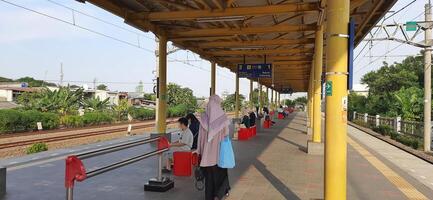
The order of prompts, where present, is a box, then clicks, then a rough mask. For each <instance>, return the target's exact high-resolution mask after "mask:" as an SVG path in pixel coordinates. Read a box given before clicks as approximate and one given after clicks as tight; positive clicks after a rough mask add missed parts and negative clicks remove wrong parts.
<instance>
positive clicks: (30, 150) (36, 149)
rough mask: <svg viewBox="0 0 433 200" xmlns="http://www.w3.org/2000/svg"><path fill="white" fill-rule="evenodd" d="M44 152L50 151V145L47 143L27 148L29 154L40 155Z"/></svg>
mask: <svg viewBox="0 0 433 200" xmlns="http://www.w3.org/2000/svg"><path fill="white" fill-rule="evenodd" d="M42 151H48V145H47V144H45V143H35V144H33V145H32V146H30V147H29V148H27V154H33V153H38V152H42Z"/></svg>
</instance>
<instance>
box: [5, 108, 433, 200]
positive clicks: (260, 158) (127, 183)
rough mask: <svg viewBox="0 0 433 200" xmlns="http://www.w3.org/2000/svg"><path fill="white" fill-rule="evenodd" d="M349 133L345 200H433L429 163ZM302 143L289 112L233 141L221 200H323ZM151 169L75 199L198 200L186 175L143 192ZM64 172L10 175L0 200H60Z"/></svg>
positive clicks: (117, 174)
mask: <svg viewBox="0 0 433 200" xmlns="http://www.w3.org/2000/svg"><path fill="white" fill-rule="evenodd" d="M348 131H349V140H348V167H347V169H348V173H347V175H348V178H347V180H348V182H347V189H348V190H347V195H348V199H355V200H358V199H359V200H361V199H362V200H369V199H371V200H377V199H393V200H394V199H397V200H398V199H433V178H432V176H431V175H430V174H428V173H431V172H432V171H433V169H432V165H431V164H429V163H426V162H424V161H421V160H420V159H417V158H416V157H412V156H410V155H408V154H407V153H405V152H403V151H401V150H399V149H397V148H395V147H392V146H390V145H389V144H387V143H384V142H382V141H380V140H378V139H376V138H374V137H372V136H370V135H368V134H366V133H363V132H361V131H359V130H357V129H354V128H351V127H349V129H348ZM308 139H309V136H308V135H307V134H306V118H305V114H304V113H294V114H291V115H290V116H289V117H288V118H286V119H284V120H276V125H275V126H273V127H272V128H270V129H263V130H262V131H259V132H258V133H257V136H256V137H254V138H252V139H250V140H248V141H233V146H234V150H235V154H236V161H237V163H236V164H237V166H236V168H234V169H232V170H230V171H229V176H230V181H231V186H232V191H231V193H230V196H229V197H228V198H227V199H229V200H232V199H233V200H235V199H236V200H237V199H245V200H256V199H263V200H273V199H291V200H292V199H293V200H296V199H307V200H310V199H323V180H324V175H323V168H324V167H323V163H324V157H323V156H320V155H308V154H307V153H306V144H307V140H308ZM150 148H151V147H150V146H146V145H144V146H139V147H134V148H131V149H128V150H124V151H121V152H116V153H111V154H106V155H104V156H99V157H95V158H91V159H89V160H86V163H85V165H86V166H87V167H89V168H90V169H91V168H92V167H93V166H94V167H96V166H100V165H104V164H107V163H110V162H113V160H118V159H122V158H125V157H128V156H131V155H134V154H137V153H143V152H144V151H148V150H149V149H150ZM156 163H157V161H156V158H149V159H146V160H143V161H140V162H137V163H134V164H131V165H128V166H125V167H123V168H119V169H117V170H114V171H111V172H108V173H106V174H102V175H100V176H97V177H94V178H91V179H89V180H86V181H85V182H78V183H76V185H75V191H74V192H75V193H74V196H75V197H74V199H76V200H80V199H81V200H118V199H128V200H143V199H152V200H166V199H167V200H169V199H180V200H182V199H185V200H187V199H188V200H190V199H197V200H201V199H204V194H203V192H202V191H197V190H196V189H195V187H194V182H193V179H192V177H172V178H173V179H174V180H175V187H174V188H173V189H172V190H170V191H168V192H166V193H155V192H144V191H143V184H144V183H145V182H146V181H147V180H148V179H149V178H151V177H154V176H155V175H156V171H157V169H156ZM64 170H65V166H64V160H63V159H59V160H49V161H46V162H43V163H38V164H35V165H28V166H24V167H17V168H14V169H11V170H9V171H8V186H7V195H6V198H5V200H17V199H19V200H26V199H44V200H58V199H65V188H64ZM423 173H426V174H425V175H424V176H423V177H421V174H423Z"/></svg>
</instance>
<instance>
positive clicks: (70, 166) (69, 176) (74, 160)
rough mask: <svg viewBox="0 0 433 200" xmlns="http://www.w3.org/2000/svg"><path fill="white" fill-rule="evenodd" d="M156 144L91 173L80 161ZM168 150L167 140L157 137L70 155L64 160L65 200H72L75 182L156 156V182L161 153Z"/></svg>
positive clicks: (159, 176) (158, 178)
mask: <svg viewBox="0 0 433 200" xmlns="http://www.w3.org/2000/svg"><path fill="white" fill-rule="evenodd" d="M156 141H157V142H158V145H157V149H156V150H154V151H151V152H148V153H145V154H141V155H137V156H134V157H131V158H128V159H125V160H122V161H119V162H115V163H112V164H109V165H106V166H103V167H100V168H97V169H94V170H91V171H88V172H86V169H85V167H84V164H83V162H82V160H84V159H88V158H92V157H96V156H99V155H104V154H108V153H112V152H116V151H120V150H123V149H128V148H132V147H135V146H139V145H142V144H147V143H151V142H156ZM169 148H170V145H169V142H168V140H167V138H165V137H162V136H159V137H153V138H151V137H148V138H144V139H141V140H136V141H131V142H126V143H121V144H117V145H112V146H108V147H103V148H99V149H95V150H91V151H87V152H84V153H81V154H77V155H70V156H68V157H67V158H66V160H65V161H66V169H65V188H66V200H73V188H74V183H75V181H79V182H81V181H84V180H86V179H88V178H91V177H94V176H97V175H99V174H103V173H105V172H108V171H111V170H114V169H117V168H120V167H123V166H126V165H129V164H132V163H135V162H138V161H140V160H143V159H146V158H149V157H151V156H155V155H158V157H159V159H158V175H157V180H162V173H161V168H162V153H164V152H166V151H168V150H169Z"/></svg>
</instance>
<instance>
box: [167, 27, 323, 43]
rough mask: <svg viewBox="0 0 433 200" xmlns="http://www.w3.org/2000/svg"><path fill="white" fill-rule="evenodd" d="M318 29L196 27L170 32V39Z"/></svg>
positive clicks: (314, 28)
mask: <svg viewBox="0 0 433 200" xmlns="http://www.w3.org/2000/svg"><path fill="white" fill-rule="evenodd" d="M314 30H316V25H315V24H308V25H276V26H262V27H246V28H211V29H196V30H189V31H183V32H179V31H176V32H172V33H170V34H169V38H170V39H176V38H191V37H203V36H231V35H245V34H265V33H286V32H302V31H314Z"/></svg>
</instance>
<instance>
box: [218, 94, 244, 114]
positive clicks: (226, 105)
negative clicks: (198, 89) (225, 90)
mask: <svg viewBox="0 0 433 200" xmlns="http://www.w3.org/2000/svg"><path fill="white" fill-rule="evenodd" d="M244 100H245V97H244V95H242V94H240V95H239V102H240V105H239V108H242V106H243V103H244ZM221 104H222V105H221V106H222V107H223V109H224V110H225V111H234V110H235V105H236V94H229V95H227V97H226V98H225V99H224V100H223V101H222V102H221Z"/></svg>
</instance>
